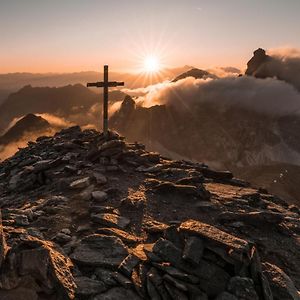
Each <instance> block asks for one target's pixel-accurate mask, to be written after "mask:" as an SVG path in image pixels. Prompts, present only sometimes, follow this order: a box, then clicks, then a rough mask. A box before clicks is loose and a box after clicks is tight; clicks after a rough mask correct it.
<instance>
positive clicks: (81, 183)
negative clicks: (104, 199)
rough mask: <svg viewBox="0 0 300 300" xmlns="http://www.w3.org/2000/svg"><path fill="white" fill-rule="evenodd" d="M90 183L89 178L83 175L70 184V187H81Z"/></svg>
mask: <svg viewBox="0 0 300 300" xmlns="http://www.w3.org/2000/svg"><path fill="white" fill-rule="evenodd" d="M89 185H90V178H89V177H84V178H81V179H77V180H75V181H73V182H72V183H71V184H70V188H71V189H83V188H86V187H88V186H89Z"/></svg>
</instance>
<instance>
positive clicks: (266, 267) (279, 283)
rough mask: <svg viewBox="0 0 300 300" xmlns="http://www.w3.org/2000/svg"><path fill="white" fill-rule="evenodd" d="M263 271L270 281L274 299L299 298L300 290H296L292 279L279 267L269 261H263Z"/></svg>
mask: <svg viewBox="0 0 300 300" xmlns="http://www.w3.org/2000/svg"><path fill="white" fill-rule="evenodd" d="M263 273H264V275H265V276H266V277H267V279H268V281H269V283H270V287H271V291H272V293H273V296H274V299H275V300H279V299H285V300H299V299H300V292H298V291H297V289H296V287H295V285H294V283H293V281H292V280H291V278H290V277H289V276H288V275H287V274H286V273H284V272H283V271H282V270H281V269H280V268H279V267H277V266H275V265H272V264H270V263H264V264H263Z"/></svg>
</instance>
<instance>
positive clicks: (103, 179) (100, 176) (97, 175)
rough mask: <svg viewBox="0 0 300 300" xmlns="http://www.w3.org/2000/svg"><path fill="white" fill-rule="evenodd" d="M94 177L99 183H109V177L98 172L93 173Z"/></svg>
mask: <svg viewBox="0 0 300 300" xmlns="http://www.w3.org/2000/svg"><path fill="white" fill-rule="evenodd" d="M93 177H94V178H95V179H96V182H97V184H101V185H102V184H106V183H107V178H106V177H105V176H104V175H103V174H101V173H98V172H94V173H93Z"/></svg>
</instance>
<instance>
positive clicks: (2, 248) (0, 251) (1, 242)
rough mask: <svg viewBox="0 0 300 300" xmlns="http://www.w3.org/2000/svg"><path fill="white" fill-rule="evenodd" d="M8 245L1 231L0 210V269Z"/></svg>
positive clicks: (0, 218)
mask: <svg viewBox="0 0 300 300" xmlns="http://www.w3.org/2000/svg"><path fill="white" fill-rule="evenodd" d="M7 250H8V247H7V245H6V241H5V237H4V233H3V225H2V215H1V210H0V269H1V266H2V263H3V261H4V259H5V256H6V253H7Z"/></svg>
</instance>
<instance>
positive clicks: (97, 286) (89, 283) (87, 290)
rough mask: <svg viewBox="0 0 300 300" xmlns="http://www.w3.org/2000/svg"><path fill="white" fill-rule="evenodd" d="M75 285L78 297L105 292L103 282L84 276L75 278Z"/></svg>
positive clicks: (105, 288)
mask: <svg viewBox="0 0 300 300" xmlns="http://www.w3.org/2000/svg"><path fill="white" fill-rule="evenodd" d="M75 283H76V285H77V288H76V295H77V296H79V297H89V296H92V295H97V294H100V293H103V292H104V291H106V290H107V287H106V285H105V284H104V283H103V282H101V281H98V280H94V279H91V278H89V277H85V276H80V277H75Z"/></svg>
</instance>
